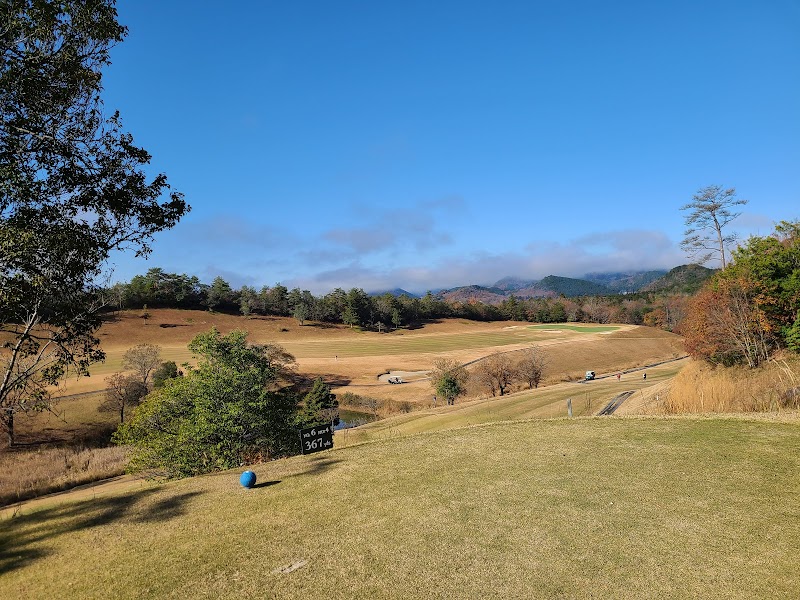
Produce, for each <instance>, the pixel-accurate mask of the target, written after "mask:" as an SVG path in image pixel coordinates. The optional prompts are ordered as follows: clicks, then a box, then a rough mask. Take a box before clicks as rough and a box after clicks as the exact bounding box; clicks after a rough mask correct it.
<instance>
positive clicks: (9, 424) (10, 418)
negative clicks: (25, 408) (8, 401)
mask: <svg viewBox="0 0 800 600" xmlns="http://www.w3.org/2000/svg"><path fill="white" fill-rule="evenodd" d="M3 421H4V423H3V426H4V427H5V430H6V435H7V436H8V447H9V448H10V447H11V446H13V445H14V410H13V409H11V408H6V414H5V418H4V419H3Z"/></svg>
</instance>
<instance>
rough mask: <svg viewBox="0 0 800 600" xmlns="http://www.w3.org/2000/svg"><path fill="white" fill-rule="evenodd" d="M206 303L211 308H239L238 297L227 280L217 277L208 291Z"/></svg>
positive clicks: (224, 309)
mask: <svg viewBox="0 0 800 600" xmlns="http://www.w3.org/2000/svg"><path fill="white" fill-rule="evenodd" d="M205 305H206V306H208V308H209V309H210V310H222V311H232V310H234V309H236V308H238V298H237V297H236V293H235V292H234V291H233V288H231V285H230V284H229V283H228V282H227V281H225V280H224V279H223V278H222V277H215V278H214V281H212V282H211V286H210V287H209V288H208V290H207V291H206V299H205Z"/></svg>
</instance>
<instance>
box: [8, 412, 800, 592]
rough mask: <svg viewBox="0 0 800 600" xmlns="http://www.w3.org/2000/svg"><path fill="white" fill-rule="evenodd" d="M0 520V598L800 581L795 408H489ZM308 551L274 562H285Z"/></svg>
mask: <svg viewBox="0 0 800 600" xmlns="http://www.w3.org/2000/svg"><path fill="white" fill-rule="evenodd" d="M255 471H256V473H257V474H258V476H259V481H260V482H262V483H268V484H270V485H264V486H262V487H259V488H256V489H253V490H245V489H243V488H241V487H239V486H238V483H237V476H238V473H237V472H228V473H221V474H216V475H212V476H207V477H201V478H196V479H192V480H186V481H181V482H176V483H171V484H168V485H164V486H154V487H143V488H142V489H140V490H138V491H136V492H133V493H128V494H123V495H114V496H108V497H105V498H100V499H96V500H90V501H86V502H82V503H74V504H66V505H63V506H59V507H54V508H49V509H44V510H41V511H39V512H35V513H33V514H31V515H27V516H22V517H17V518H14V519H11V520H5V521H2V522H0V574H2V577H0V597H7V598H11V597H26V598H50V597H65V596H69V597H82V598H92V597H96V598H107V597H115V598H140V597H175V598H178V597H180V598H183V597H206V596H207V597H214V598H217V597H221V598H236V597H248V596H255V597H279V598H309V597H335V598H343V597H347V598H390V597H391V598H398V597H415V598H444V597H462V598H483V597H489V596H491V597H509V598H552V597H569V598H589V597H594V598H611V597H613V598H641V597H649V598H676V597H678V598H686V597H702V598H754V597H759V598H767V597H775V598H777V597H792V595H793V594H795V593H796V590H797V589H798V587H799V586H800V574H799V573H798V571H797V569H796V551H797V548H798V547H800V527H798V523H800V505H799V504H798V502H797V498H798V496H800V427H798V425H797V423H796V422H795V423H776V422H768V421H750V420H744V419H702V418H699V419H689V418H672V419H644V418H639V419H601V418H590V419H573V420H537V421H525V422H514V423H506V424H503V425H502V426H501V425H485V426H480V427H471V428H463V429H457V430H451V431H444V432H437V433H433V434H426V435H417V436H411V437H403V438H397V439H392V440H389V441H384V442H381V443H368V444H362V445H358V446H351V447H348V448H344V449H338V450H334V451H331V452H328V453H325V454H318V455H312V456H308V457H294V458H291V459H288V460H282V461H276V462H273V463H269V464H265V465H259V466H257V467H256V468H255ZM302 561H306V562H305V564H304V566H302V567H300V568H298V569H296V570H294V571H292V572H290V573H283V574H282V573H280V572H278V571H277V570H278V569H280V568H281V567H282V566H286V565H291V564H299V563H301V562H302Z"/></svg>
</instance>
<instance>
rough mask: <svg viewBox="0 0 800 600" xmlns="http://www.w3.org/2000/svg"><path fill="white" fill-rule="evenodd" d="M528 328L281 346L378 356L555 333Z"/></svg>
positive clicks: (305, 352) (303, 352) (301, 351)
mask: <svg viewBox="0 0 800 600" xmlns="http://www.w3.org/2000/svg"><path fill="white" fill-rule="evenodd" d="M528 329H529V328H527V327H526V328H509V329H503V330H498V331H471V332H466V333H440V334H435V335H416V336H411V335H403V332H394V333H392V334H385V335H383V336H377V337H376V336H375V335H374V334H372V335H370V334H364V337H363V338H362V339H358V338H355V339H354V338H350V339H338V340H310V341H305V342H295V341H286V342H283V346H284V347H285V348H286V349H287V350H288V351H289V352H291V353H292V354H294V355H295V356H297V357H298V358H324V357H329V356H333V355H338V356H341V357H347V356H381V355H398V354H419V353H423V352H450V351H453V350H469V349H473V348H493V347H496V346H508V345H511V344H524V343H528V342H538V341H542V340H547V339H552V338H553V337H556V335H557V334H555V335H554V334H553V333H550V334H548V332H546V331H528Z"/></svg>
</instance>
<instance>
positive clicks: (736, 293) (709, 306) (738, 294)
mask: <svg viewBox="0 0 800 600" xmlns="http://www.w3.org/2000/svg"><path fill="white" fill-rule="evenodd" d="M753 292H754V288H753V285H752V282H751V281H748V280H747V279H744V278H739V279H733V278H724V279H723V278H718V279H715V280H714V282H712V284H711V285H709V286H707V287H706V288H704V289H703V290H701V291H700V292H699V293H698V294H697V295H696V296H695V297H694V298H692V299H691V300H690V302H689V305H688V307H687V315H686V318H685V319H684V321H683V323H682V325H681V331H682V333H683V336H684V339H685V344H686V351H687V352H688V353H689V354H691V355H692V356H694V357H695V358H701V359H704V360H707V361H709V362H712V363H716V364H723V365H733V364H736V363H747V364H748V365H749V366H750V367H757V366H758V365H760V364H761V363H763V362H764V361H766V360H767V359H768V358H769V355H770V352H771V350H772V349H773V348H774V347H775V340H774V337H773V336H772V335H771V334H770V332H769V330H768V328H767V327H766V326H765V325H766V318H765V315H764V312H763V311H762V310H760V309H759V307H758V306H757V305H756V302H755V301H754V294H753Z"/></svg>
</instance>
